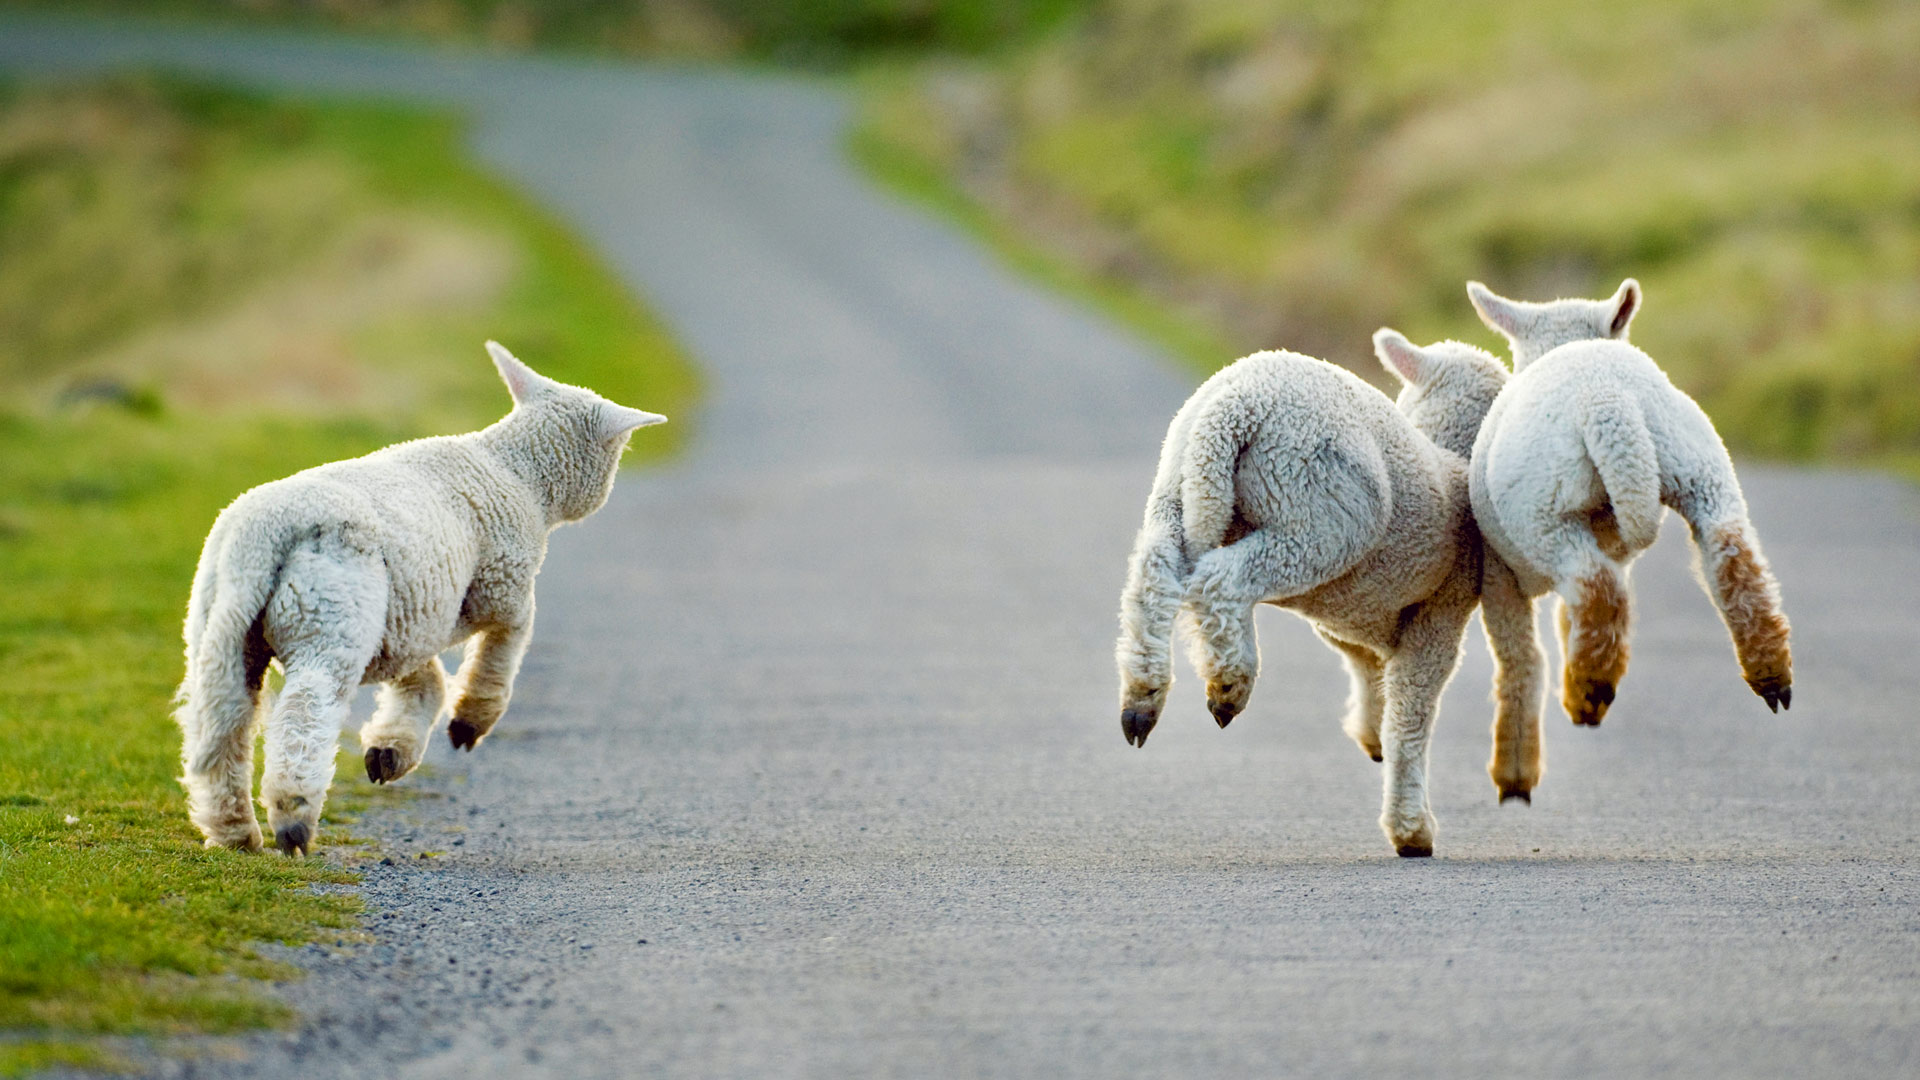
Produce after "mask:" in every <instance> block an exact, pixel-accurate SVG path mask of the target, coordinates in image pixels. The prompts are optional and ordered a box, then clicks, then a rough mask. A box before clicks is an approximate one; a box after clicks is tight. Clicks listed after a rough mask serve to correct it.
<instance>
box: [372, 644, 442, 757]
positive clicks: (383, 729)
mask: <svg viewBox="0 0 1920 1080" xmlns="http://www.w3.org/2000/svg"><path fill="white" fill-rule="evenodd" d="M446 700H447V673H446V669H444V668H442V667H441V666H440V658H439V657H437V656H436V657H433V658H432V659H430V660H428V661H427V662H426V663H424V664H421V665H420V666H419V667H417V668H414V669H413V670H412V671H409V672H407V673H406V674H405V675H402V676H400V677H399V678H398V679H395V680H393V681H392V682H390V683H388V684H386V685H385V686H382V687H381V688H380V704H379V706H378V707H377V708H376V709H375V710H374V713H373V719H371V720H368V721H367V723H366V726H364V727H362V728H361V729H360V745H361V747H362V748H364V749H365V751H366V755H365V756H366V764H367V779H369V780H371V781H373V782H374V783H376V784H386V783H391V782H392V781H395V780H398V779H400V778H401V777H403V776H405V775H407V774H408V773H410V772H412V771H413V770H414V767H415V766H417V765H419V764H420V759H421V758H423V757H425V756H426V752H427V736H428V735H430V734H432V732H433V722H434V721H435V720H438V719H439V718H440V709H441V708H442V706H444V705H445V704H446Z"/></svg>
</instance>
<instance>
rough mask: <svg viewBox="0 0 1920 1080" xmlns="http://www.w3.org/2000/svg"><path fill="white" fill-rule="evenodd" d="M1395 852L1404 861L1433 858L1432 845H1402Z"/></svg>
mask: <svg viewBox="0 0 1920 1080" xmlns="http://www.w3.org/2000/svg"><path fill="white" fill-rule="evenodd" d="M1393 850H1394V853H1395V854H1397V855H1399V856H1400V857H1401V858H1403V859H1426V858H1431V857H1432V856H1433V845H1432V844H1401V845H1400V846H1398V847H1396V848H1394V849H1393Z"/></svg>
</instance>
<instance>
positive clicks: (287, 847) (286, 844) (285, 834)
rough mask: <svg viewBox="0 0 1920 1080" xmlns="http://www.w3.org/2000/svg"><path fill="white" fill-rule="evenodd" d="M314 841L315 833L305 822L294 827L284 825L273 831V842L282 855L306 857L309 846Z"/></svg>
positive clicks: (297, 822) (299, 822) (294, 824)
mask: <svg viewBox="0 0 1920 1080" xmlns="http://www.w3.org/2000/svg"><path fill="white" fill-rule="evenodd" d="M312 841H313V831H312V830H311V829H309V828H307V823H306V822H304V821H296V822H294V823H293V824H292V825H282V826H280V827H279V828H278V829H275V830H274V831H273V842H274V845H275V846H276V847H278V848H279V849H280V851H281V853H282V854H285V855H305V854H306V853H307V847H308V845H309V844H310V843H311V842H312Z"/></svg>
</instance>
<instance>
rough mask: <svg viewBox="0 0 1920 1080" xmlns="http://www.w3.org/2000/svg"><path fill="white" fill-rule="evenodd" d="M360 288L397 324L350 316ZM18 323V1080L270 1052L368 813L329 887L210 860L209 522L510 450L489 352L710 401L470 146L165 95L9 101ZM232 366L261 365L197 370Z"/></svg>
mask: <svg viewBox="0 0 1920 1080" xmlns="http://www.w3.org/2000/svg"><path fill="white" fill-rule="evenodd" d="M154 132H158V133H160V134H159V135H158V136H154V137H155V138H158V139H159V142H158V143H157V144H155V145H148V144H149V143H152V139H149V138H148V136H149V135H151V134H152V133H154ZM143 139H147V142H145V143H143V142H142V140H143ZM316 177H318V178H320V179H319V180H318V181H315V180H314V178H316ZM309 182H312V183H317V185H318V187H317V189H316V190H314V191H307V190H305V189H303V188H302V186H301V185H302V184H308V183H309ZM156 193H158V194H156ZM475 252H480V253H486V254H487V258H488V259H490V260H492V262H491V263H490V265H494V266H495V267H496V269H497V271H498V272H497V273H494V274H492V275H491V276H486V275H482V277H483V278H484V280H477V283H475V284H473V287H472V288H469V289H466V290H465V291H464V292H462V291H460V290H454V293H455V295H451V296H446V295H438V294H436V293H435V292H434V290H433V289H427V290H425V291H424V292H423V293H420V294H418V295H416V294H415V293H410V292H408V291H407V289H406V288H405V287H404V286H406V283H407V282H409V281H411V280H413V278H414V277H418V276H421V275H423V274H424V275H425V276H426V277H427V278H428V279H429V280H430V281H443V280H444V278H445V275H443V274H436V273H433V272H434V271H437V270H440V269H444V261H445V260H444V259H443V258H442V257H443V256H444V257H446V258H452V259H454V260H455V261H456V262H459V263H460V264H461V265H467V264H468V263H470V262H471V261H472V260H470V259H464V257H465V256H469V255H473V254H474V253H475ZM436 253H437V254H436ZM436 260H440V261H436ZM463 260H464V261H463ZM156 266H159V267H163V268H165V270H166V272H165V273H158V274H156V272H155V271H154V267H156ZM127 267H132V268H133V269H132V270H127V269H126V268H127ZM343 268H344V269H343ZM123 271H125V272H123ZM135 271H138V272H135ZM343 275H344V279H345V280H349V281H351V280H359V279H366V280H371V281H373V282H375V283H376V284H378V285H380V286H381V289H380V291H381V292H382V293H383V294H390V295H398V296H400V298H401V299H402V300H404V301H406V302H403V303H397V304H396V303H388V302H386V300H384V299H381V298H378V297H376V298H375V299H376V300H379V301H380V302H374V300H368V299H367V298H366V297H364V296H362V297H360V301H356V302H355V303H352V304H346V303H345V302H344V301H342V300H341V298H342V297H348V298H349V299H351V298H352V296H353V295H354V294H352V293H351V290H346V291H343V290H342V288H341V282H342V280H343ZM156 277H159V278H164V279H166V280H165V283H164V287H162V286H161V285H160V284H156V283H155V281H154V280H153V279H154V278H156ZM396 290H397V292H396ZM361 301H364V302H361ZM343 305H344V306H345V307H346V308H347V310H335V309H336V308H340V307H342V306H343ZM36 313H37V314H36ZM289 322H290V323H291V324H292V326H293V328H294V329H296V330H299V331H301V332H302V333H303V334H305V333H308V332H311V333H313V334H317V335H319V336H320V338H321V346H316V347H314V348H316V349H318V351H320V352H324V354H325V355H324V357H321V356H316V355H314V354H313V353H310V352H302V351H299V350H298V349H295V348H294V346H293V345H292V344H290V343H289V341H288V339H287V337H286V336H285V333H284V330H285V329H286V327H287V325H288V323H289ZM0 325H8V326H11V327H18V328H19V331H18V333H15V334H11V335H9V336H8V337H7V338H6V339H5V340H3V341H0V389H3V390H5V391H6V399H7V401H8V402H9V406H8V407H7V408H6V409H5V410H3V411H0V667H3V668H4V670H5V671H6V672H7V678H6V679H5V680H0V745H4V746H5V747H6V752H5V753H4V754H0V1029H4V1030H5V1031H6V1032H8V1034H7V1035H5V1036H4V1037H0V1075H13V1074H18V1073H21V1072H23V1071H27V1070H31V1069H35V1068H39V1067H42V1066H46V1065H51V1064H59V1063H78V1064H99V1063H101V1062H102V1061H103V1060H104V1059H103V1056H102V1053H101V1051H99V1050H98V1049H97V1048H96V1045H95V1044H93V1043H91V1042H89V1041H88V1040H87V1037H88V1036H92V1035H97V1034H108V1033H134V1034H167V1033H173V1032H201V1031H228V1030H234V1029H237V1028H244V1027H249V1026H255V1025H260V1024H271V1023H275V1022H278V1021H280V1020H282V1019H284V1016H283V1011H282V1009H281V1007H280V1006H278V1005H277V1004H275V1003H274V1002H273V1001H272V1000H271V999H269V998H267V997H265V996H264V995H262V994H260V993H259V992H258V991H257V990H255V989H254V984H252V983H250V982H248V981H246V980H247V979H248V978H250V977H278V976H283V975H286V974H289V972H287V971H286V970H285V969H283V968H282V967H280V966H277V965H275V964H272V963H269V962H267V961H265V960H263V959H261V958H260V957H259V956H257V955H256V954H255V952H254V950H253V943H255V942H258V941H273V942H282V943H289V944H293V943H300V942H306V941H313V940H326V941H333V940H335V939H336V938H343V939H344V938H346V937H348V936H350V935H351V934H352V933H353V930H352V928H353V927H354V925H355V923H356V911H357V902H356V901H355V900H354V898H353V897H352V896H351V895H349V894H344V893H342V892H340V891H338V890H333V891H327V890H324V889H316V888H315V887H316V886H327V885H337V884H340V883H343V882H347V881H350V880H351V859H350V858H345V857H344V855H345V853H346V852H347V851H348V850H350V849H348V848H346V847H343V846H342V845H345V844H347V843H348V842H349V840H350V837H348V836H347V835H346V833H345V832H344V831H343V824H344V818H345V815H347V814H349V813H351V811H352V809H353V808H354V806H355V805H356V803H359V804H364V802H365V797H364V795H365V793H364V792H361V791H360V790H359V789H361V788H365V787H366V786H367V785H365V783H364V781H362V780H360V779H359V778H358V777H357V776H356V775H355V773H354V772H352V771H348V770H343V771H342V773H341V779H340V781H339V782H337V783H336V796H337V798H336V800H335V801H334V802H333V803H331V804H330V805H329V808H328V820H327V822H326V823H325V827H324V829H323V835H322V837H321V842H322V844H323V845H329V846H330V847H331V850H332V851H333V853H334V854H333V856H332V857H330V858H325V859H323V858H313V859H307V860H300V861H295V860H288V859H284V858H280V857H278V856H257V855H256V856H248V855H239V854H235V853H232V852H226V851H205V850H203V849H202V848H201V847H200V843H199V837H198V835H197V834H196V833H195V831H194V830H193V828H192V827H191V826H190V825H189V824H188V822H187V820H186V817H185V811H184V802H183V798H182V796H181V793H180V791H179V788H178V787H177V785H176V783H175V782H174V779H173V778H174V776H175V775H176V773H177V771H178V760H177V757H178V747H179V736H178V733H177V731H176V730H175V729H174V727H173V724H172V722H171V719H170V716H169V713H170V707H171V706H170V702H169V698H170V696H171V693H172V690H173V687H174V685H175V683H176V682H177V680H178V678H179V667H180V643H179V620H180V617H181V614H182V611H183V609H184V603H185V596H186V590H187V585H188V582H189V580H190V577H191V574H192V569H193V564H194V560H195V558H196V556H197V555H198V549H199V543H200V540H201V538H202V537H203V536H204V534H205V532H206V529H207V527H208V525H209V524H210V523H211V521H212V519H213V516H214V514H215V512H216V511H217V510H218V509H219V508H220V507H221V506H222V505H224V504H225V503H226V502H227V501H229V500H230V499H231V498H232V497H233V496H234V495H236V494H238V493H239V492H240V491H242V490H245V489H246V488H247V487H250V486H252V485H254V484H257V483H260V482H263V481H265V480H268V479H272V478H275V477H278V476H283V475H285V474H287V473H290V472H293V471H295V470H297V469H300V468H304V467H306V466H309V465H313V464H316V463H318V462H321V461H326V460H329V459H333V458H338V457H342V456H348V455H353V454H358V453H362V452H365V451H367V450H369V449H372V448H375V447H377V446H379V445H382V444H384V443H387V442H390V441H393V440H395V439H398V438H403V437H410V436H414V435H419V434H426V433H432V432H435V431H445V430H459V429H461V428H464V427H470V426H475V425H478V424H481V423H484V422H486V421H488V420H490V419H491V418H493V417H494V416H496V415H497V414H498V413H499V412H501V411H503V408H504V406H505V403H506V398H505V394H504V391H502V390H501V389H500V388H499V387H498V386H497V384H496V381H495V377H494V375H493V373H492V371H491V368H490V367H489V366H488V363H487V361H486V359H485V357H484V354H483V353H482V352H481V350H480V348H479V345H480V342H481V341H482V340H483V339H484V338H485V337H488V336H494V337H499V338H500V339H502V340H504V341H507V342H509V343H510V344H512V345H513V346H514V347H515V348H516V350H517V351H518V352H519V353H520V355H521V356H523V357H525V358H526V359H528V360H529V361H530V362H532V363H534V364H536V365H537V366H539V367H541V368H542V369H543V370H545V371H547V372H549V373H551V374H553V375H555V376H556V377H560V378H564V379H567V380H570V381H576V382H581V383H584V384H586V385H590V386H593V387H595V388H596V389H599V390H601V391H603V392H605V393H606V394H608V396H610V397H613V398H614V399H616V400H621V401H627V402H631V403H633V404H636V405H644V406H646V407H648V408H651V409H656V410H659V411H663V412H666V413H669V414H678V413H680V411H681V409H682V407H683V406H685V405H686V404H687V403H688V401H689V400H690V399H691V396H692V394H693V391H694V389H695V388H694V383H693V379H692V376H691V374H690V372H689V369H688V368H687V366H686V364H685V363H684V361H683V359H682V358H681V357H680V355H679V354H678V353H677V351H676V350H675V349H674V347H673V345H672V343H671V342H670V341H669V340H668V339H667V338H666V336H665V335H664V333H663V332H662V331H661V330H660V328H659V327H658V326H657V325H656V324H655V323H653V322H652V321H651V320H650V319H649V317H648V316H647V315H646V314H645V313H644V312H642V311H640V310H639V309H638V308H637V307H636V306H635V304H634V303H633V301H632V299H631V298H630V296H629V295H628V293H627V291H626V290H625V289H624V288H623V287H622V286H621V285H620V284H619V283H618V282H617V281H616V280H614V279H613V278H612V277H611V275H610V274H609V273H608V272H607V271H606V270H605V269H604V268H603V267H602V266H600V265H599V264H598V263H597V262H596V261H595V260H594V258H593V257H592V256H591V255H590V254H589V253H588V252H587V251H586V250H585V249H584V248H583V247H582V246H581V245H579V244H578V243H577V242H576V241H575V240H574V239H573V238H572V237H570V236H569V235H568V234H567V232H566V231H565V230H564V229H562V228H561V227H559V226H558V225H557V224H556V223H554V222H553V221H551V220H549V219H547V218H546V217H544V216H543V215H542V214H540V213H539V212H538V211H536V210H534V209H533V208H531V207H530V206H529V205H528V204H527V203H526V202H525V200H524V199H522V198H521V197H519V196H518V195H516V194H515V193H514V192H512V191H510V190H508V189H507V188H505V187H504V186H502V185H500V184H498V183H496V182H495V181H493V180H492V179H490V178H489V177H487V176H486V175H484V174H483V173H481V172H479V171H478V170H476V169H475V168H474V167H473V166H472V165H471V164H470V162H469V161H468V158H467V156H466V154H465V153H464V151H463V149H462V144H461V138H460V127H459V124H458V123H457V122H456V121H454V120H452V119H450V118H447V117H443V116H434V115H423V114H420V113H413V112H404V111H397V110H391V109H386V108H380V107H371V106H361V105H349V104H311V103H292V102H284V101H274V100H265V99H260V98H255V97H248V96H242V95H237V94H231V93H227V92H224V91H212V90H206V89H203V88H196V87H192V86H185V85H180V84H175V83H168V82H161V81H153V80H132V81H121V82H115V83H109V84H106V85H94V86H86V87H78V88H74V87H65V88H58V89H46V88H26V89H21V88H13V89H10V90H8V91H7V92H6V93H5V94H4V96H0ZM29 330H30V331H31V332H32V336H31V341H32V344H33V347H32V348H30V349H28V348H22V347H20V337H19V335H20V334H25V333H27V332H28V331H29ZM220 349H224V350H227V351H228V352H231V353H235V354H238V355H240V356H242V357H243V358H244V359H245V362H244V363H241V364H239V365H238V366H235V367H223V366H221V364H222V363H224V361H218V359H217V358H215V359H206V358H204V357H202V356H201V354H202V353H207V352H213V351H217V350H220ZM289 350H292V351H289ZM196 358H198V359H196ZM261 372H268V373H274V372H278V373H280V374H282V375H285V376H287V378H288V379H290V380H291V381H292V383H293V384H295V389H294V390H287V389H286V388H285V387H279V386H277V385H276V383H275V381H274V380H273V379H265V380H264V381H262V380H258V379H253V377H254V376H256V375H258V374H259V373H261ZM250 379H252V380H253V381H249V380H250ZM312 382H317V383H318V384H319V385H318V387H317V389H316V388H315V387H312V386H307V385H306V384H307V383H312ZM236 384H238V389H236ZM76 388H77V389H76ZM683 431H684V429H683V428H682V427H681V425H669V426H668V427H667V428H664V429H655V432H653V433H648V434H655V433H657V434H655V437H653V438H651V439H648V440H645V441H642V442H638V443H637V445H636V448H635V451H634V454H635V457H637V458H645V457H649V456H654V455H658V454H661V453H664V452H666V451H667V450H668V449H670V446H671V444H670V442H669V441H668V440H669V439H671V438H674V437H676V436H678V435H679V434H682V433H683Z"/></svg>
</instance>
